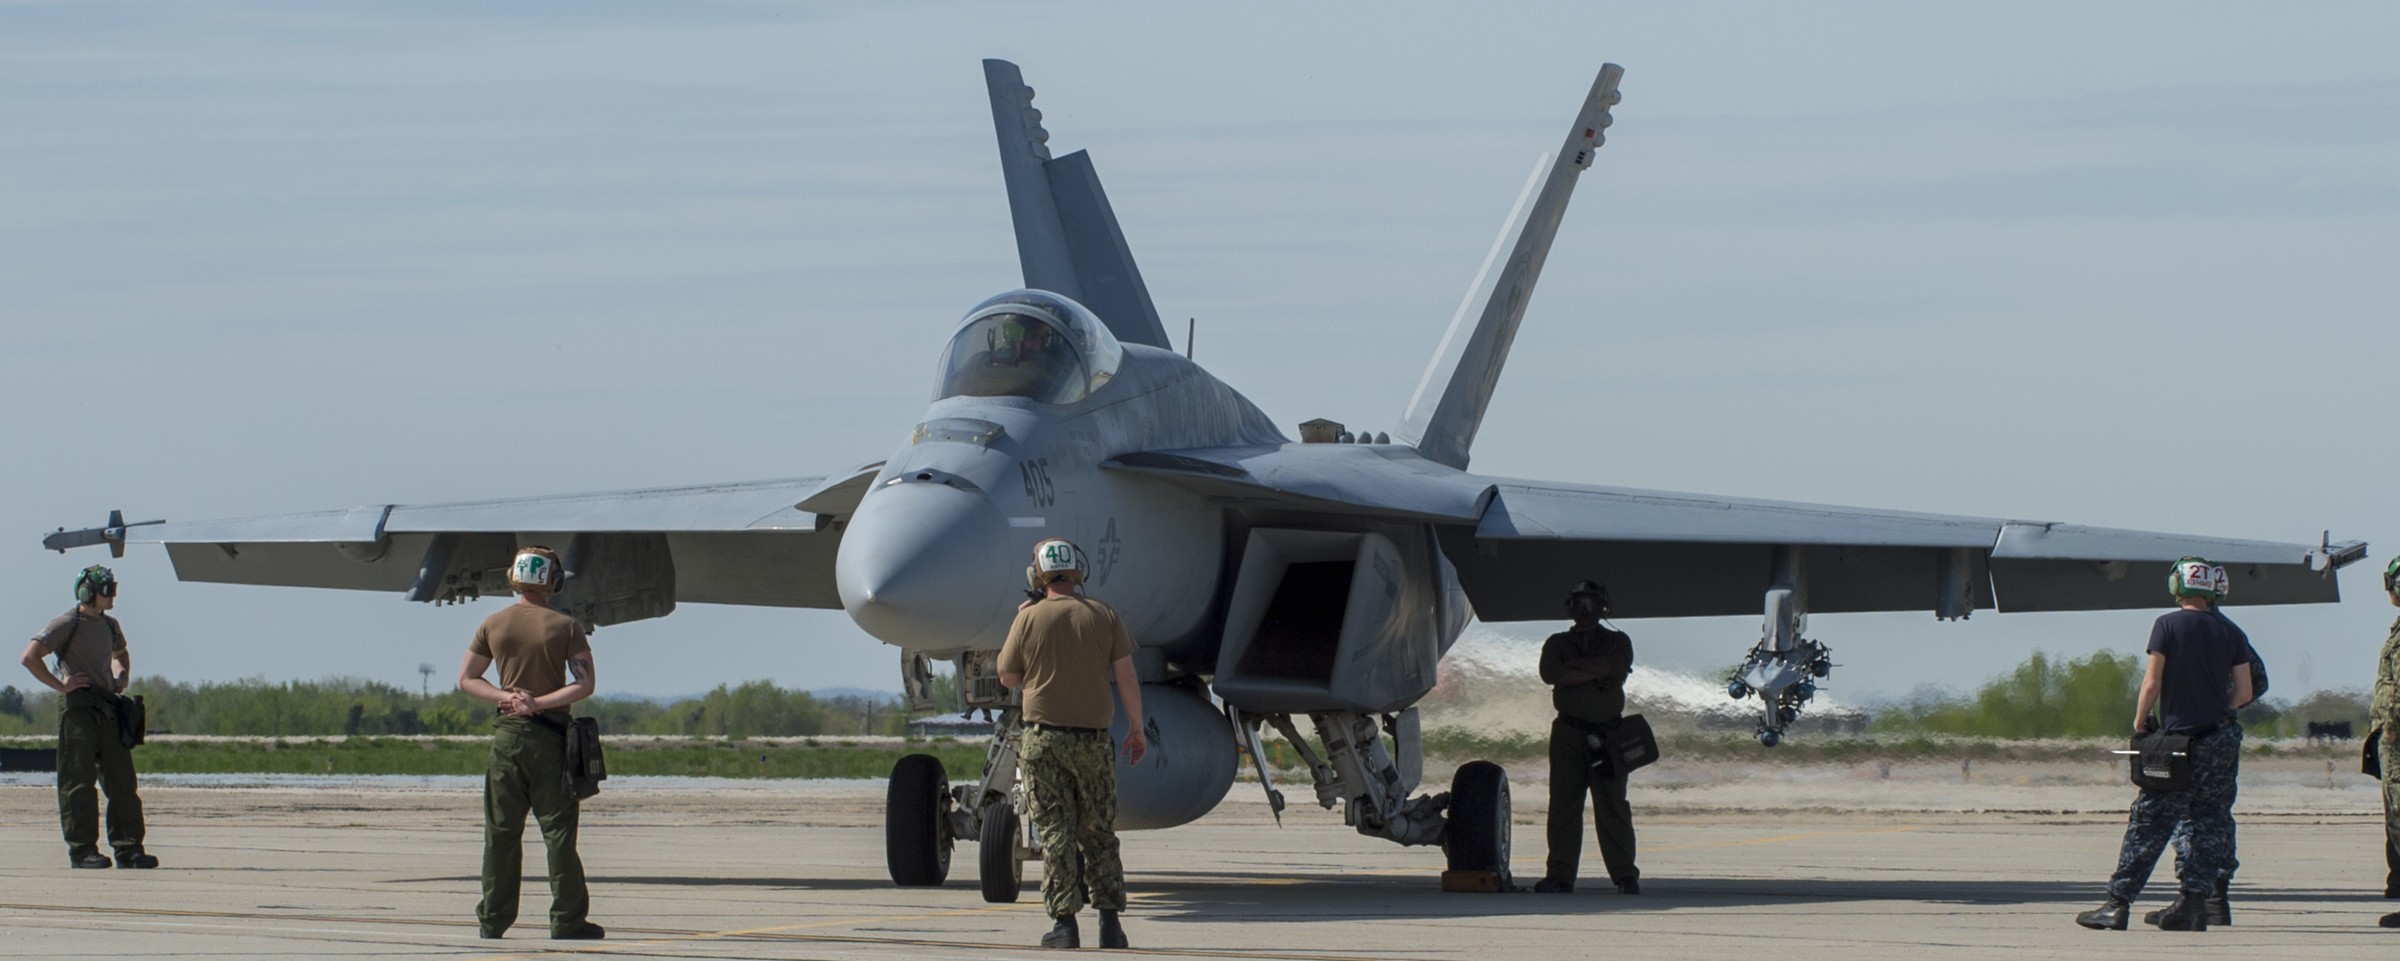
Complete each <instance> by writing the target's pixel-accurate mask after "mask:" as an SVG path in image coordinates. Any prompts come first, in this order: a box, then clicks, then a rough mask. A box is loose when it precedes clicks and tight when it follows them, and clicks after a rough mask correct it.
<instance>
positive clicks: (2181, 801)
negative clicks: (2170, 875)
mask: <svg viewBox="0 0 2400 961" xmlns="http://www.w3.org/2000/svg"><path fill="white" fill-rule="evenodd" d="M2219 576H2220V575H2219V569H2218V568H2216V567H2215V565H2212V564H2210V563H2208V562H2207V561H2205V560H2201V559H2199V558H2196V557H2187V558H2184V559H2183V560H2180V561H2177V562H2176V563H2175V566H2174V569H2173V571H2172V572H2171V573H2170V574H2169V575H2168V577H2167V585H2168V589H2169V591H2171V592H2172V593H2173V594H2174V596H2175V601H2176V606H2177V608H2178V609H2177V610H2175V611H2172V612H2169V613H2167V614H2165V615H2162V616H2160V617H2159V619H2158V621H2157V622H2156V623H2154V624H2153V625H2151V629H2150V647H2149V667H2148V668H2147V670H2146V671H2145V672H2144V673H2143V675H2142V688H2141V693H2140V695H2139V696H2138V697H2137V698H2136V702H2135V705H2134V721H2133V727H2134V732H2135V733H2136V734H2148V733H2151V732H2153V731H2158V732H2163V733H2166V734H2173V735H2181V736H2184V737H2188V738H2190V739H2191V742H2190V746H2189V747H2188V748H2187V749H2186V750H2187V751H2188V752H2189V755H2190V761H2191V768H2192V772H2191V783H2190V785H2189V786H2187V787H2185V788H2184V789H2182V790H2179V791H2158V790H2152V789H2150V788H2143V789H2142V790H2141V793H2140V794H2139V795H2136V796H2135V797H2134V800H2133V810H2132V811H2131V812H2130V813H2129V814H2128V815H2127V817H2126V820H2125V839H2124V843H2123V844H2122V845H2121V846H2120V847H2119V848H2118V852H2117V870H2116V873H2115V874H2114V875H2112V876H2110V878H2109V880H2108V897H2107V900H2105V901H2103V902H2101V904H2100V906H2099V907H2097V908H2093V909H2092V910H2089V911H2085V912H2083V913H2081V914H2078V915H2076V916H2075V923H2076V924H2080V925H2082V926H2084V927H2087V928H2093V929H2098V930H2115V931H2122V930H2125V927H2126V916H2127V913H2128V912H2129V910H2130V909H2131V906H2132V903H2133V899H2134V898H2135V897H2138V896H2139V895H2140V894H2141V891H2142V886H2143V884H2144V883H2145V882H2146V881H2148V880H2149V875H2150V869H2151V868H2152V867H2153V866H2154V865H2156V864H2157V863H2158V856H2159V854H2160V853H2161V852H2162V851H2163V850H2164V849H2165V848H2166V844H2167V838H2168V836H2169V835H2170V834H2172V833H2174V830H2175V826H2176V823H2177V822H2179V821H2182V820H2184V819H2186V818H2190V819H2191V821H2192V828H2191V834H2192V836H2191V856H2190V857H2189V858H2187V859H2185V860H2184V861H2182V862H2181V863H2179V864H2177V865H2176V873H2177V880H2178V881H2179V882H2181V883H2180V887H2181V893H2180V894H2179V895H2178V896H2177V897H2176V899H2175V903H2173V904H2171V905H2169V906H2168V908H2167V910H2166V911H2164V912H2161V913H2160V914H2159V915H2158V916H2157V920H2156V921H2155V922H2154V923H2156V924H2157V925H2158V926H2159V927H2160V928H2162V929H2165V930H2169V931H2205V930H2208V909H2207V906H2206V904H2207V900H2208V897H2209V896H2210V895H2211V894H2213V893H2215V890H2216V885H2217V881H2218V879H2220V878H2223V877H2224V876H2225V875H2226V874H2227V872H2228V869H2229V866H2230V865H2231V864H2232V861H2233V795H2234V785H2235V781H2236V779H2237V778H2238V777H2239V776H2240V774H2241V762H2242V758H2241V749H2242V729H2241V725H2239V724H2235V723H2232V722H2231V721H2230V720H2229V719H2228V718H2229V715H2230V714H2231V711H2232V707H2233V705H2236V704H2245V703H2248V702H2249V701H2250V698H2251V692H2250V664H2249V661H2248V660H2247V658H2246V656H2245V653H2244V652H2246V651H2247V650H2248V649H2249V640H2248V638H2245V637H2243V636H2242V632H2241V629H2240V628H2238V627H2235V626H2233V622H2232V621H2229V620H2226V619H2225V618H2224V617H2222V616H2220V615H2218V614H2217V613H2216V612H2215V611H2214V610H2213V608H2212V603H2213V602H2214V601H2215V599H2216V598H2217V597H2219V596H2221V595H2222V594H2223V589H2222V585H2221V584H2220V583H2219V580H2218V578H2219ZM2228 686H2230V687H2231V688H2232V692H2231V693H2230V694H2228V693H2227V691H2226V688H2227V687H2228ZM2153 708H2156V709H2157V716H2156V717H2153V716H2152V715H2151V711H2152V709H2153ZM2136 763H2138V762H2136Z"/></svg>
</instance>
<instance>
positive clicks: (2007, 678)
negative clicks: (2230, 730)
mask: <svg viewBox="0 0 2400 961" xmlns="http://www.w3.org/2000/svg"><path fill="white" fill-rule="evenodd" d="M2143 664H2144V657H2143V656H2142V655H2136V654H2111V653H2108V652H2105V651H2103V652H2100V653H2096V654H2092V655H2090V656H2088V657H2083V658H2078V659H2075V660H2060V659H2057V658H2053V657H2051V656H2050V655H2048V654H2045V653H2043V652H2040V651H2035V652H2034V653H2033V655H2032V656H2031V657H2028V658H2026V659H2025V660H2024V662H2022V663H2020V664H2018V665H2017V666H2016V667H2015V668H2014V669H2012V670H2010V671H2008V672H2006V673H2003V674H2001V675H1999V676H1998V677H1995V678H1993V679H1992V680H1990V681H1987V682H1985V683H1984V684H1983V685H1982V686H1981V687H1978V688H1976V690H1975V692H1974V693H1973V694H1968V695H1956V694H1952V693H1949V692H1946V691H1939V690H1936V691H1930V692H1926V693H1921V694H1919V695H1917V696H1914V697H1911V698H1910V699H1908V700H1907V701H1905V702H1903V703H1901V704H1897V705H1893V706H1891V707H1887V708H1884V709H1882V710H1880V711H1878V712H1876V714H1875V717H1874V723H1873V726H1872V727H1873V729H1874V730H1876V731H1883V732H1892V733H1929V734H1961V735H1970V736H1981V737H2002V738H2006V737H2101V736H2109V735H2130V734H2131V733H2132V729H2133V704H2134V699H2135V698H2136V697H2137V696H2138V695H2139V694H2140V692H2141V685H2142V669H2143ZM2271 690H2272V688H2270V691H2271ZM2241 714H2242V727H2243V728H2244V729H2245V730H2246V731H2248V732H2249V733H2250V734H2251V735H2253V736H2258V737H2297V736H2300V735H2301V734H2303V733H2305V732H2306V730H2307V725H2308V724H2309V722H2312V721H2348V722H2350V725H2351V730H2353V731H2354V732H2356V733H2357V734H2359V735H2360V736H2365V734H2366V733H2367V728H2368V724H2367V697H2366V695H2365V694H2363V693H2361V692H2359V691H2317V692H2314V693H2311V694H2309V695H2307V696H2305V697H2303V698H2301V699H2300V700H2298V701H2296V702H2295V701H2287V700H2284V699H2282V698H2277V697H2273V696H2269V697H2265V698H2261V699H2259V701H2258V702H2257V703H2254V704H2252V705H2250V706H2249V707H2246V708H2243V709H2242V712H2241Z"/></svg>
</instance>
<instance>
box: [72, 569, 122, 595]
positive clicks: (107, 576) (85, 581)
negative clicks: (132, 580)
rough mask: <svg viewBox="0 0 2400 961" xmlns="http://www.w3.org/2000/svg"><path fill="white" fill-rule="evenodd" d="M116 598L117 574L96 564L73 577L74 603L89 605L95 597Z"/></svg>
mask: <svg viewBox="0 0 2400 961" xmlns="http://www.w3.org/2000/svg"><path fill="white" fill-rule="evenodd" d="M115 596H117V572H115V571H112V570H109V569H108V568H105V567H102V566H100V565H98V564H94V565H92V566H90V567H86V568H84V569H83V573H80V574H77V575H75V603H77V604H89V603H91V602H92V598H95V597H115Z"/></svg>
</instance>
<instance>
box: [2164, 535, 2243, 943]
mask: <svg viewBox="0 0 2400 961" xmlns="http://www.w3.org/2000/svg"><path fill="white" fill-rule="evenodd" d="M2217 583H2218V584H2219V585H2220V589H2221V590H2222V589H2223V588H2224V586H2225V585H2230V584H2231V583H2232V581H2231V580H2230V579H2229V578H2227V577H2226V576H2225V572H2224V567H2223V566H2221V565H2220V566H2219V567H2218V568H2217ZM2217 600H2218V603H2213V604H2210V605H2209V609H2210V610H2212V611H2215V612H2217V616H2219V617H2224V616H2225V605H2224V604H2223V601H2224V595H2223V594H2219V595H2218V597H2217ZM2232 620H2233V619H2232V618H2226V621H2227V622H2228V623H2230V622H2231V621H2232ZM2235 629H2236V630H2240V628H2239V627H2238V626H2237V627H2236V628H2235ZM2242 658H2243V660H2247V661H2249V662H2250V700H2251V701H2252V702H2256V701H2257V700H2258V699H2259V698H2262V697H2265V696H2267V664H2266V660H2265V659H2264V658H2261V657H2259V656H2258V648H2256V647H2254V646H2252V645H2251V644H2250V636H2249V635H2248V634H2244V635H2242ZM2227 696H2229V697H2230V696H2231V694H2230V692H2228V695H2227ZM2248 706H2250V705H2248V704H2236V705H2234V706H2233V709H2234V716H2233V717H2230V718H2228V719H2227V720H2228V722H2229V723H2231V722H2234V721H2238V720H2239V718H2240V712H2241V709H2242V708H2245V707H2248ZM2237 793H2238V792H2237ZM2238 833H2239V832H2238V831H2237V832H2236V834H2237V836H2238ZM2167 846H2168V847H2171V848H2174V849H2175V863H2176V864H2177V865H2178V867H2177V868H2176V871H2177V872H2178V873H2181V871H2182V870H2183V869H2182V868H2181V867H2180V865H2181V864H2182V863H2183V862H2185V861H2187V860H2190V859H2191V856H2192V819H2191V818H2188V817H2187V818H2184V819H2183V820H2181V821H2177V822H2175V834H2174V836H2173V837H2170V838H2168V839H2167ZM2239 849H2240V845H2239V844H2238V843H2237V844H2236V845H2235V850H2236V851H2237V852H2238V851H2239ZM2241 869H2242V862H2241V859H2240V858H2239V857H2232V856H2228V857H2227V858H2226V859H2225V874H2224V876H2223V877H2220V878H2218V879H2217V888H2216V891H2215V893H2212V894H2210V895H2209V896H2208V903H2207V905H2206V906H2207V908H2208V923H2209V924H2211V925H2228V924H2232V923H2233V905H2232V901H2231V898H2230V895H2231V893H2232V891H2233V873H2234V872H2235V871H2239V870H2241ZM2166 913H2167V912H2166V909H2164V908H2161V909H2159V910H2156V911H2152V912H2150V913H2149V914H2145V915H2143V916H2142V923H2144V924H2157V923H2158V919H2159V918H2161V917H2164V916H2165V915H2166Z"/></svg>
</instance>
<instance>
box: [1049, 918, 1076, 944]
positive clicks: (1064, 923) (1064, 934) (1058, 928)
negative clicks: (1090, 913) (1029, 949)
mask: <svg viewBox="0 0 2400 961" xmlns="http://www.w3.org/2000/svg"><path fill="white" fill-rule="evenodd" d="M1042 947H1045V948H1080V947H1083V932H1082V931H1079V930H1076V928H1075V916H1074V915H1072V914H1070V915H1067V916H1066V917H1063V918H1060V919H1058V923H1057V924H1055V925H1052V926H1051V927H1050V933H1049V934H1045V935H1042Z"/></svg>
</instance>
